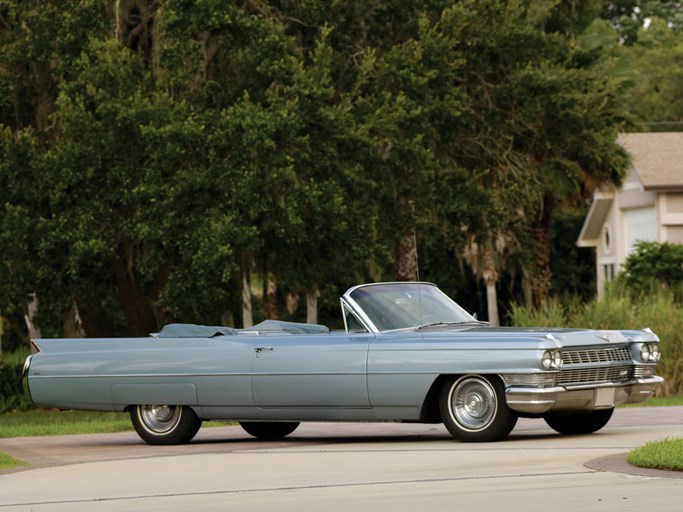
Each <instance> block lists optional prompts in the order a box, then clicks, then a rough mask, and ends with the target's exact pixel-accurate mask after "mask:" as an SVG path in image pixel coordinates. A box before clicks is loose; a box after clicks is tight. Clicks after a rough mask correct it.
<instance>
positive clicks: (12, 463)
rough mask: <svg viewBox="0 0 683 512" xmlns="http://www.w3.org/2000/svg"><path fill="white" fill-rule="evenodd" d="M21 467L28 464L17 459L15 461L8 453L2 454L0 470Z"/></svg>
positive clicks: (0, 455)
mask: <svg viewBox="0 0 683 512" xmlns="http://www.w3.org/2000/svg"><path fill="white" fill-rule="evenodd" d="M21 466H26V463H25V462H22V461H20V460H17V459H13V458H12V457H10V456H9V455H7V454H6V453H2V452H0V469H12V468H19V467H21Z"/></svg>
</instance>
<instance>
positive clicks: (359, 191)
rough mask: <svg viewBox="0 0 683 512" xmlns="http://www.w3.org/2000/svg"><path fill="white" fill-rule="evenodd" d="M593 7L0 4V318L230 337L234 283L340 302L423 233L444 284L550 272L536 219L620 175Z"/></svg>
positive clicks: (429, 264)
mask: <svg viewBox="0 0 683 512" xmlns="http://www.w3.org/2000/svg"><path fill="white" fill-rule="evenodd" d="M589 4H590V2H588V3H586V2H579V3H574V4H572V7H571V8H567V6H565V5H563V4H562V3H560V4H558V3H557V2H553V1H547V0H535V1H533V2H522V1H514V2H507V1H502V0H485V1H473V0H467V1H462V2H460V1H458V2H456V1H448V2H441V1H439V2H436V1H426V2H425V1H424V0H420V1H418V0H409V1H405V0H402V1H398V0H393V1H390V2H374V3H373V2H370V3H368V2H360V1H348V2H337V1H332V0H326V1H323V2H312V1H311V2H308V1H307V2H285V3H282V2H256V3H253V2H247V3H242V4H235V3H229V2H228V3H226V2H220V1H214V0H201V1H199V0H167V1H165V2H152V1H151V0H150V1H148V2H136V3H135V5H136V6H138V7H139V9H142V11H144V12H142V13H141V12H138V11H139V9H138V11H136V12H137V14H138V15H137V16H128V14H131V12H132V11H131V12H127V11H126V9H127V7H130V6H131V5H132V3H129V2H117V4H116V5H117V8H116V9H113V8H112V5H109V6H108V7H107V4H106V3H103V2H99V1H96V0H88V1H84V2H78V3H77V5H75V4H74V5H73V6H69V7H64V6H63V5H61V4H59V3H58V2H55V1H48V2H39V3H35V2H19V1H9V0H8V1H5V2H2V3H0V15H1V16H2V19H3V21H4V22H5V24H6V25H7V26H6V27H4V25H3V27H4V30H2V31H0V43H2V44H0V53H1V57H2V62H3V73H0V92H3V93H4V92H6V93H7V94H6V95H4V94H3V95H0V98H2V99H0V124H1V125H2V127H0V128H2V131H1V132H0V225H1V227H2V229H1V231H0V270H1V271H2V275H3V276H10V278H9V279H7V280H6V281H3V282H1V283H0V310H2V311H8V310H10V309H12V310H14V311H21V310H22V309H24V308H25V305H26V303H27V302H28V299H29V297H30V296H31V294H32V293H34V292H35V293H37V295H38V298H39V316H38V318H37V319H36V320H37V321H38V323H39V325H40V326H41V328H42V329H43V334H44V335H54V334H59V333H60V331H61V330H62V327H63V322H64V318H65V313H68V312H69V311H70V310H72V309H73V308H74V306H76V307H77V308H78V311H79V312H80V316H81V318H82V321H83V326H84V328H85V331H86V333H87V334H88V335H91V336H92V335H107V336H111V335H116V334H124V333H129V334H135V335H144V334H147V333H148V332H150V331H154V330H156V329H158V328H159V327H160V326H161V324H163V323H166V322H169V321H190V322H196V323H200V322H206V323H219V322H220V321H221V319H224V318H233V319H234V320H235V322H239V316H240V310H241V308H240V306H241V300H242V298H241V292H240V287H241V283H242V276H249V275H250V274H256V275H257V278H258V279H259V280H261V281H262V282H264V283H267V281H268V279H274V280H276V281H277V282H278V283H279V284H280V286H281V287H282V288H283V289H284V290H285V291H286V292H292V293H294V294H297V295H299V296H303V295H304V294H306V293H307V292H311V291H314V290H316V289H320V290H322V291H323V297H321V302H322V303H325V304H326V303H331V302H332V299H331V298H330V297H331V296H333V295H337V293H338V291H339V289H344V288H346V287H348V286H349V285H352V284H355V283H357V282H359V281H365V280H368V279H379V278H386V277H387V275H388V277H389V278H393V275H392V274H393V272H392V266H393V265H392V264H393V262H394V261H393V260H394V259H395V258H397V257H398V256H397V255H395V254H394V251H395V248H396V247H397V245H398V242H399V241H401V240H403V239H404V238H405V236H406V233H413V232H417V235H418V239H419V240H420V244H421V246H424V247H429V251H426V253H425V257H424V259H423V260H422V261H421V264H423V266H424V268H425V269H430V268H431V269H434V272H435V273H442V274H443V273H444V272H442V271H441V270H439V269H437V262H443V261H449V260H453V259H454V256H459V255H460V254H461V253H462V252H463V247H464V246H465V244H466V243H468V241H471V240H472V239H477V240H479V241H480V243H481V245H482V246H483V247H494V246H496V242H497V241H498V240H501V239H502V238H503V237H502V236H501V234H504V235H505V236H504V238H505V240H506V243H505V244H503V245H504V249H501V251H502V253H503V254H501V255H500V256H501V257H500V258H499V259H498V260H497V261H498V263H499V265H500V266H501V268H500V269H499V270H500V271H503V268H502V267H503V265H504V264H508V265H510V266H511V267H512V269H511V271H513V272H518V271H519V270H521V269H523V268H525V267H528V266H529V262H530V260H531V259H532V258H533V256H534V255H537V254H544V255H545V256H546V257H545V260H544V261H546V262H547V260H548V257H547V256H548V247H545V246H538V245H535V244H534V243H533V240H532V238H533V237H534V236H535V234H536V233H538V232H539V231H538V230H535V229H534V230H530V229H529V225H530V223H531V224H534V227H536V226H535V224H537V223H538V222H539V221H540V220H542V221H544V222H545V221H548V219H551V217H552V208H551V206H552V205H553V203H557V204H561V203H564V202H569V203H571V202H576V200H577V199H579V198H581V197H582V194H584V193H585V192H587V191H588V188H589V187H588V186H587V182H589V181H590V182H591V183H602V182H605V181H607V182H609V181H618V180H619V178H620V177H621V173H622V171H623V169H624V164H625V158H624V155H623V153H622V152H621V151H620V150H619V148H618V146H617V145H616V143H615V139H616V133H617V131H618V130H619V128H620V125H621V122H622V121H623V115H622V111H621V110H620V106H619V102H618V95H619V93H620V88H619V86H618V84H617V83H616V82H613V81H612V80H611V79H609V78H607V77H606V76H604V75H603V74H601V70H600V69H599V68H597V67H595V63H596V62H598V61H599V58H598V56H596V55H595V54H594V53H593V52H591V51H587V50H585V48H582V47H581V46H580V45H578V44H576V37H577V34H579V33H580V32H581V31H583V30H584V27H585V26H586V25H587V22H588V20H590V19H591V17H592V16H594V15H595V13H594V9H593V8H594V5H592V4H590V5H589ZM57 12H59V15H56V13H57ZM152 14H153V15H152ZM131 23H132V24H136V23H137V25H135V26H133V25H131ZM84 27H87V28H88V30H87V32H86V30H85V29H84ZM4 63H7V65H6V66H5V64H4ZM548 197H550V198H551V199H552V200H548ZM541 217H542V218H541ZM549 225H550V224H549V223H547V226H549ZM547 226H546V227H547ZM430 259H431V261H430ZM527 270H528V269H527ZM447 274H448V275H446V276H444V279H446V280H447V281H448V282H449V283H452V286H454V288H455V290H453V291H455V292H456V294H457V292H459V291H462V288H463V285H461V284H460V285H459V284H458V283H460V282H461V281H462V280H461V279H460V275H461V274H462V271H461V269H455V270H454V271H452V272H447ZM531 274H533V272H519V275H524V276H530V275H531ZM422 277H423V278H429V275H424V274H423V276H422ZM511 282H515V281H514V280H512V281H511ZM329 309H330V311H331V310H332V308H329ZM327 310H328V309H327V306H325V311H327ZM334 314H335V317H336V316H337V315H338V313H337V312H335V313H334ZM296 315H299V316H300V315H301V312H299V313H295V316H296ZM322 320H323V321H327V319H322Z"/></svg>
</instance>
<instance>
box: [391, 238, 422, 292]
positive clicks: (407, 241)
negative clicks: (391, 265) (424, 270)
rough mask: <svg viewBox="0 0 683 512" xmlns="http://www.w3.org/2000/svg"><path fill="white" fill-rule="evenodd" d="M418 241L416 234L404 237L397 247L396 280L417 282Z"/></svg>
mask: <svg viewBox="0 0 683 512" xmlns="http://www.w3.org/2000/svg"><path fill="white" fill-rule="evenodd" d="M417 279H418V266H417V240H416V239H415V234H414V233H411V234H409V235H406V236H404V237H403V238H402V239H401V240H400V241H399V242H398V245H397V246H396V280H397V281H417Z"/></svg>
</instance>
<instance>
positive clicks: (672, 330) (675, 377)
mask: <svg viewBox="0 0 683 512" xmlns="http://www.w3.org/2000/svg"><path fill="white" fill-rule="evenodd" d="M510 322H511V323H512V324H513V325H518V326H545V327H550V326H555V327H576V328H590V329H617V330H619V329H643V328H645V327H649V328H650V329H652V330H653V331H654V332H655V333H656V334H657V335H658V336H659V338H660V340H661V343H660V350H661V353H662V358H661V360H660V362H659V363H658V364H657V373H658V374H659V375H662V376H663V377H664V379H665V382H664V384H663V385H661V386H659V388H658V390H657V394H658V396H676V395H680V394H683V308H682V307H681V305H680V303H676V301H675V300H674V297H673V295H672V294H671V292H670V291H667V290H664V289H661V288H660V289H657V290H653V291H650V292H648V293H634V292H633V291H632V290H628V289H625V288H624V287H623V286H621V285H620V284H619V283H614V284H613V285H612V286H610V287H608V288H607V290H606V292H605V297H604V298H603V299H602V300H597V299H596V300H594V301H591V302H588V303H580V302H570V303H569V304H566V305H563V304H560V303H559V302H554V303H552V304H551V307H549V308H548V311H547V312H544V311H539V310H534V309H529V308H526V307H523V306H519V305H516V306H514V307H513V308H512V309H511V313H510Z"/></svg>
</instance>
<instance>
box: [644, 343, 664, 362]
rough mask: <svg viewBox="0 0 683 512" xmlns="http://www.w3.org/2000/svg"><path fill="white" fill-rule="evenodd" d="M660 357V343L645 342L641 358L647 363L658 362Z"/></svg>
mask: <svg viewBox="0 0 683 512" xmlns="http://www.w3.org/2000/svg"><path fill="white" fill-rule="evenodd" d="M660 357H661V354H660V353H659V343H643V345H642V346H641V347H640V358H641V359H642V360H643V361H644V362H645V363H656V362H657V361H659V358H660Z"/></svg>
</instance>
